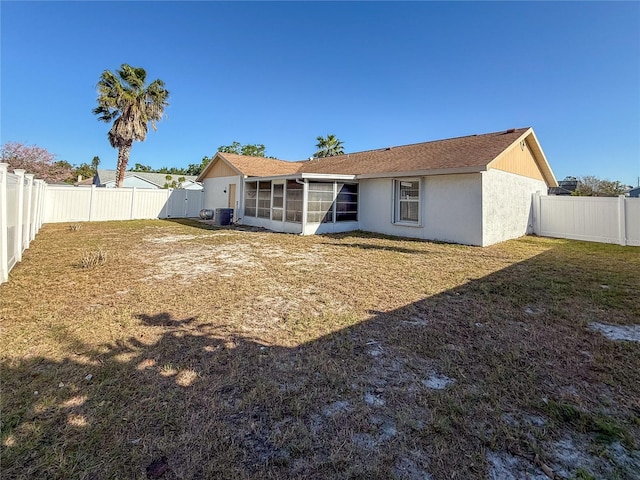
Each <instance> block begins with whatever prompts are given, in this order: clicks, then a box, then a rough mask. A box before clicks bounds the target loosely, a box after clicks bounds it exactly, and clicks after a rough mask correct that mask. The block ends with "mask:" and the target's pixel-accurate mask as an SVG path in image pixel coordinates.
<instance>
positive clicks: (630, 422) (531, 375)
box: [0, 221, 640, 480]
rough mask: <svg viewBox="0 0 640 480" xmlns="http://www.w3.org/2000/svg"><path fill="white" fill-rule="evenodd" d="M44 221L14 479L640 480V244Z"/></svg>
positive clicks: (6, 312)
mask: <svg viewBox="0 0 640 480" xmlns="http://www.w3.org/2000/svg"><path fill="white" fill-rule="evenodd" d="M71 227H72V226H71V225H69V224H50V225H46V226H45V227H44V228H43V229H42V230H41V232H40V233H39V235H38V237H37V238H36V240H35V242H34V243H32V246H31V248H30V249H29V250H27V251H26V252H25V255H24V258H23V261H22V262H21V263H20V264H18V265H17V266H16V267H15V268H14V270H13V271H12V272H11V275H10V280H9V282H8V283H6V284H3V285H2V286H0V300H1V303H0V322H1V326H2V338H1V341H2V349H1V351H0V361H1V368H2V371H1V374H2V377H1V380H2V397H1V399H2V410H1V421H2V438H1V441H2V454H1V461H2V464H1V473H2V478H3V479H4V478H7V479H8V478H15V479H33V478H47V479H115V478H127V479H129V478H131V479H137V478H140V479H143V478H147V477H148V476H149V478H162V479H163V480H164V479H210V478H211V479H213V478H215V479H227V478H228V479H276V478H305V479H346V478H362V479H365V478H366V479H406V480H424V479H441V478H448V479H450V478H459V479H475V478H478V479H484V478H495V479H501V478H507V479H508V478H518V479H519V478H529V479H540V480H541V479H547V478H574V479H591V478H611V479H629V478H631V479H633V478H636V479H637V478H640V473H638V472H640V440H639V439H640V342H637V341H614V340H611V339H609V338H607V337H605V336H604V335H603V334H602V333H600V332H598V331H594V330H593V328H591V327H590V326H591V325H592V323H593V322H599V323H604V324H610V325H622V326H630V325H634V324H638V323H640V320H639V319H640V295H639V294H638V292H640V249H639V248H635V247H619V246H616V245H603V244H596V243H583V242H575V241H567V240H554V239H545V238H535V237H525V238H522V239H519V240H513V241H509V242H505V243H501V244H499V245H494V246H492V247H488V248H478V247H467V246H460V245H449V244H439V243H431V242H422V241H412V240H405V239H393V238H388V237H383V236H377V235H371V234H365V233H349V234H342V235H328V236H310V237H302V236H296V235H285V234H276V233H269V232H262V231H254V230H250V229H239V228H214V227H210V226H208V225H205V224H202V223H199V222H192V221H132V222H105V223H86V224H81V225H79V227H77V228H71Z"/></svg>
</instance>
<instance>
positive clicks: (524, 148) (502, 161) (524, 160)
mask: <svg viewBox="0 0 640 480" xmlns="http://www.w3.org/2000/svg"><path fill="white" fill-rule="evenodd" d="M489 168H495V169H496V170H502V171H504V172H509V173H515V174H517V175H522V176H524V177H529V178H535V179H536V180H544V177H543V176H542V172H541V171H540V168H539V167H538V164H537V163H536V160H535V158H534V156H533V154H532V153H531V150H530V148H529V145H528V144H527V142H526V141H525V140H521V141H520V142H518V143H516V144H514V145H512V146H511V147H510V148H509V149H508V150H507V151H506V152H504V153H503V154H502V155H500V156H499V157H498V158H497V159H496V160H494V161H493V162H491V163H490V164H489Z"/></svg>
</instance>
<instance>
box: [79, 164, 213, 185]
mask: <svg viewBox="0 0 640 480" xmlns="http://www.w3.org/2000/svg"><path fill="white" fill-rule="evenodd" d="M167 177H171V178H170V179H169V178H167ZM181 178H184V181H182V182H181V181H180V179H181ZM173 182H175V185H177V186H178V185H179V187H177V188H183V189H185V190H202V185H201V184H199V183H197V182H196V176H195V175H175V174H171V175H167V174H166V173H151V172H131V171H127V172H125V174H124V181H123V182H122V186H123V187H125V188H126V187H136V188H167V187H166V185H169V186H171V185H172V184H173ZM92 184H93V185H95V186H97V187H106V188H115V186H116V171H115V170H102V169H98V173H96V175H95V176H94V177H93V182H92Z"/></svg>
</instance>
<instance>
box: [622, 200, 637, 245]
mask: <svg viewBox="0 0 640 480" xmlns="http://www.w3.org/2000/svg"><path fill="white" fill-rule="evenodd" d="M624 204H625V209H626V215H625V216H626V225H625V230H626V233H627V245H633V246H634V247H640V198H625V199H624Z"/></svg>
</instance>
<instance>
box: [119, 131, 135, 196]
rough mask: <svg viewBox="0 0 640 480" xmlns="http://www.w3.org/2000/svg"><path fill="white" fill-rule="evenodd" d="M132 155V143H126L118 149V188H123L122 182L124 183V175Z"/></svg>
mask: <svg viewBox="0 0 640 480" xmlns="http://www.w3.org/2000/svg"><path fill="white" fill-rule="evenodd" d="M132 143H133V142H132ZM130 153H131V143H126V144H124V145H121V146H120V147H118V165H117V166H116V188H122V182H124V173H125V172H126V171H127V163H129V154H130Z"/></svg>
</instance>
